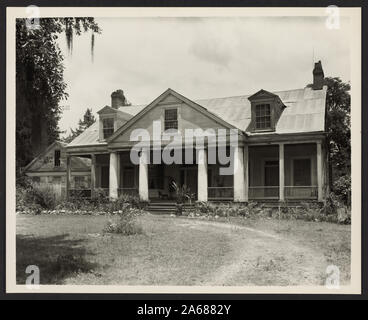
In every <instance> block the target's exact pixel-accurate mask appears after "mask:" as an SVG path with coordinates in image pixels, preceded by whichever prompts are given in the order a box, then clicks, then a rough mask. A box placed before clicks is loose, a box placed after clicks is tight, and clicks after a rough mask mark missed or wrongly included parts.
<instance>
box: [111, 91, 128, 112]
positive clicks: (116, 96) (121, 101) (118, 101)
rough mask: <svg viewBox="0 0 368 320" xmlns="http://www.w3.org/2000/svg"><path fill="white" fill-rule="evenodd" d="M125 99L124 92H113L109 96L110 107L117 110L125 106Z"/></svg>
mask: <svg viewBox="0 0 368 320" xmlns="http://www.w3.org/2000/svg"><path fill="white" fill-rule="evenodd" d="M126 102H127V101H126V98H125V95H124V91H123V90H121V89H119V90H116V91H114V92H113V93H112V94H111V107H112V108H114V109H119V108H120V107H122V106H125V105H126Z"/></svg>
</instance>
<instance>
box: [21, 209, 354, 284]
mask: <svg viewBox="0 0 368 320" xmlns="http://www.w3.org/2000/svg"><path fill="white" fill-rule="evenodd" d="M106 222H107V217H103V216H97V217H94V216H46V215H40V216H24V215H19V216H17V282H18V284H24V283H25V279H26V276H27V275H26V274H25V269H26V267H27V266H28V265H37V266H39V268H40V278H41V283H42V284H88V285H93V284H113V285H306V284H307V285H308V284H311V285H312V284H313V285H320V284H323V283H324V279H325V278H326V273H325V271H326V267H327V266H328V265H329V264H335V265H337V266H338V267H339V268H340V271H341V280H342V283H343V284H344V283H345V284H347V283H348V282H349V281H350V226H342V225H336V224H330V223H316V222H305V221H285V220H280V221H279V220H273V219H272V220H267V219H247V220H245V219H240V218H233V219H231V220H230V223H228V222H227V223H226V222H210V221H203V220H198V219H189V218H173V217H168V216H158V215H147V216H143V217H140V218H139V223H140V224H141V226H142V227H143V230H144V233H143V234H142V235H134V236H121V235H117V234H113V235H111V234H106V235H103V234H102V230H103V227H104V225H105V224H106Z"/></svg>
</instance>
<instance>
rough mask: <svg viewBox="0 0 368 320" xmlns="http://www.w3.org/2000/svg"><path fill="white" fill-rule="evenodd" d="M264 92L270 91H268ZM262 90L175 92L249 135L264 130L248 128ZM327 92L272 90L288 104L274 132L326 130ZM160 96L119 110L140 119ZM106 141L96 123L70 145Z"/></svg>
mask: <svg viewBox="0 0 368 320" xmlns="http://www.w3.org/2000/svg"><path fill="white" fill-rule="evenodd" d="M169 90H170V91H169ZM263 91H265V92H267V91H266V90H263ZM168 92H175V91H174V90H171V89H168V90H167V91H165V92H164V93H163V95H164V94H167V93H168ZM261 92H262V90H260V91H258V92H257V93H256V94H253V95H241V96H233V97H225V98H213V99H200V100H193V101H191V100H189V99H187V98H185V97H183V96H181V95H179V94H178V93H177V92H175V95H177V96H180V97H181V99H185V100H186V101H190V102H191V104H192V105H196V107H197V108H198V109H200V110H203V111H205V112H207V114H208V115H211V116H215V117H216V118H217V119H221V120H222V121H223V122H225V123H227V125H228V126H229V125H230V126H232V127H235V128H238V129H240V130H242V131H245V132H246V133H247V134H249V135H252V134H254V135H261V134H262V133H251V132H250V131H249V130H248V127H249V125H250V122H251V102H250V101H249V98H252V96H254V95H257V94H259V93H261ZM326 92H327V86H324V87H323V89H322V90H313V89H312V88H310V87H306V88H302V89H295V90H287V91H278V92H272V93H271V92H269V93H270V94H273V95H276V96H278V97H279V98H280V100H281V101H282V103H283V104H284V106H285V108H284V110H283V112H282V114H281V116H280V119H279V120H278V122H277V125H276V131H275V132H273V133H276V134H284V133H285V134H286V133H290V134H292V133H310V132H323V131H325V112H326ZM160 99H162V95H161V96H160V97H158V98H157V99H155V100H154V101H153V102H151V103H150V104H149V105H135V106H124V107H120V108H119V111H123V112H125V113H126V114H129V115H131V116H134V117H133V118H132V119H131V120H130V121H131V122H130V123H132V122H133V119H137V118H136V117H135V116H138V118H139V117H140V116H143V115H144V113H145V112H144V110H145V109H146V108H147V107H148V106H150V105H152V104H153V103H155V102H156V101H157V100H160ZM128 122H129V121H128ZM103 144H106V142H99V141H98V123H95V124H93V125H92V126H91V127H90V128H88V129H87V130H86V131H85V132H83V133H82V134H81V135H80V136H79V137H77V138H76V139H75V140H73V141H72V142H71V143H70V144H68V147H69V146H81V145H103Z"/></svg>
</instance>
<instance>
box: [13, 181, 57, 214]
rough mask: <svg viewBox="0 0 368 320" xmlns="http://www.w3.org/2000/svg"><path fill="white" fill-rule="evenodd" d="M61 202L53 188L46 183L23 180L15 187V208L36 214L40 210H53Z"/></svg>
mask: <svg viewBox="0 0 368 320" xmlns="http://www.w3.org/2000/svg"><path fill="white" fill-rule="evenodd" d="M60 202H61V199H60V198H59V197H58V196H57V195H55V192H54V189H53V188H52V187H50V186H47V185H39V184H33V183H32V182H30V181H28V182H23V183H22V184H18V185H17V189H16V210H17V211H19V212H25V213H35V214H38V213H40V212H41V211H42V210H54V209H55V208H56V206H57V205H58V204H59V203H60Z"/></svg>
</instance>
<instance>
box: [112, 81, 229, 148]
mask: <svg viewBox="0 0 368 320" xmlns="http://www.w3.org/2000/svg"><path fill="white" fill-rule="evenodd" d="M169 95H173V96H174V97H175V98H177V99H179V100H181V101H182V102H184V103H185V104H186V105H188V106H190V107H192V108H193V109H195V110H197V111H198V112H200V113H202V114H204V115H206V116H207V117H209V118H211V119H212V120H214V121H215V122H217V123H220V124H221V125H223V126H224V127H226V128H229V129H235V127H234V126H233V125H232V124H230V123H227V122H226V121H224V120H223V119H222V118H221V117H219V116H217V115H216V114H215V113H212V112H210V111H209V110H207V109H206V108H204V107H202V106H201V105H199V104H197V103H195V102H194V101H192V100H190V99H188V98H186V97H184V96H183V95H181V94H180V93H177V92H176V91H174V90H172V89H170V88H169V89H167V90H166V91H165V92H164V93H162V94H161V95H160V96H159V97H158V98H156V99H155V100H153V101H152V102H151V103H150V104H148V105H147V106H146V107H144V108H143V109H141V111H140V112H138V113H137V114H136V115H135V116H134V117H133V118H132V119H130V120H129V121H127V122H126V123H125V124H123V125H122V126H121V127H120V128H119V129H118V130H117V131H116V132H114V134H113V135H112V136H111V137H110V138H109V139H108V143H109V142H112V141H114V140H115V139H116V138H117V137H118V136H119V135H121V134H122V133H123V132H124V131H125V130H127V129H128V128H129V127H131V126H132V125H133V124H134V123H135V122H137V121H138V120H139V119H140V118H141V117H143V116H144V115H145V114H146V113H147V112H149V111H150V110H151V109H153V108H154V107H155V106H156V105H158V103H159V102H160V101H162V100H164V99H165V98H166V97H167V96H169Z"/></svg>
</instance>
